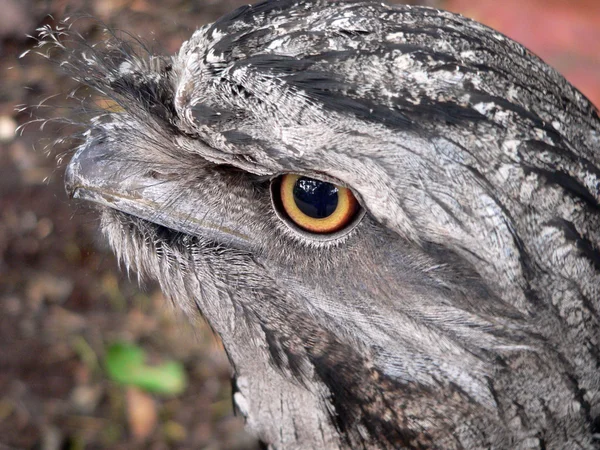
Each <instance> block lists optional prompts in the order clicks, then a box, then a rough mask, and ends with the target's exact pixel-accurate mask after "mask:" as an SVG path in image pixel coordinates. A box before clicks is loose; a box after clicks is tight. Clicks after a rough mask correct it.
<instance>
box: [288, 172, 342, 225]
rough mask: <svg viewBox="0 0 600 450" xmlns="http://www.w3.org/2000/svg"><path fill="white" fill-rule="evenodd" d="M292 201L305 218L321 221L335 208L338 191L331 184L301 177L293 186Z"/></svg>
mask: <svg viewBox="0 0 600 450" xmlns="http://www.w3.org/2000/svg"><path fill="white" fill-rule="evenodd" d="M294 201H295V202H296V205H297V206H298V208H300V211H302V212H303V213H304V214H306V215H307V216H309V217H312V218H314V219H323V218H325V217H329V216H330V215H331V214H333V212H334V211H335V209H336V208H337V204H338V189H337V188H336V187H335V185H333V184H331V183H326V182H324V181H319V180H313V179H312V178H304V177H302V178H299V179H298V180H297V181H296V184H295V185H294Z"/></svg>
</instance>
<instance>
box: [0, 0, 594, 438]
mask: <svg viewBox="0 0 600 450" xmlns="http://www.w3.org/2000/svg"><path fill="white" fill-rule="evenodd" d="M242 3H243V2H241V1H237V0H218V1H217V0H195V1H189V0H0V450H5V449H21V448H23V449H30V448H35V449H40V450H58V449H73V450H79V449H100V448H109V449H136V448H140V449H141V448H144V449H146V448H147V449H167V448H178V449H179V448H181V449H185V448H189V449H192V448H204V449H240V450H241V449H254V448H257V446H256V444H255V443H254V441H253V440H252V438H250V437H249V436H247V435H246V434H245V433H244V432H243V424H242V421H241V420H240V419H239V418H235V417H234V416H233V412H232V408H231V398H230V382H229V377H230V369H229V366H228V363H227V358H226V357H225V355H224V352H223V350H222V348H221V346H220V344H219V343H218V341H217V339H216V338H214V337H213V336H212V335H211V332H210V330H209V329H208V328H207V326H206V325H205V324H201V323H197V324H194V325H193V326H191V325H189V324H188V323H187V322H186V320H185V319H184V318H182V317H180V316H179V315H178V314H177V312H176V311H173V309H172V308H171V307H170V302H169V300H167V299H165V298H164V297H163V296H162V294H161V293H160V291H159V290H158V289H157V288H156V286H154V285H146V286H144V288H143V289H140V288H139V287H138V285H137V281H136V279H135V276H132V277H131V278H128V276H127V274H124V273H122V272H121V271H119V269H118V267H117V263H116V261H115V259H114V257H113V255H112V254H111V253H110V252H109V251H108V249H107V247H106V245H105V243H104V242H103V240H102V239H101V237H100V236H99V233H98V231H97V217H96V215H95V214H94V213H93V211H90V210H88V209H85V207H82V206H81V205H73V204H72V203H71V202H70V201H69V200H68V198H67V196H66V194H65V192H64V188H63V182H62V177H63V169H64V164H57V161H56V157H57V155H58V154H59V153H60V152H61V151H66V150H68V148H64V149H60V148H57V149H55V150H54V151H53V152H52V153H51V154H50V155H47V154H46V152H44V145H45V144H47V143H48V142H49V141H51V140H53V139H55V138H57V137H59V136H62V135H65V134H68V133H69V130H68V129H64V128H61V127H59V126H58V125H53V124H49V125H48V126H47V127H46V128H45V129H44V130H39V129H38V127H35V126H33V127H27V128H26V129H25V132H24V134H23V135H18V136H16V135H15V130H16V128H17V127H18V126H19V125H21V124H23V123H25V122H27V121H28V120H30V117H29V115H28V114H27V113H26V112H16V111H15V108H16V107H17V106H18V105H23V104H25V105H34V104H38V103H39V102H40V100H41V99H43V98H45V97H49V96H54V95H57V97H56V98H55V99H54V100H53V101H52V102H51V103H53V104H55V105H57V104H58V105H60V102H61V101H62V100H61V99H63V98H64V97H65V95H66V94H67V93H68V92H69V91H70V90H72V89H73V88H74V87H75V86H74V85H73V83H72V81H71V80H69V79H67V78H66V77H65V76H64V75H62V74H61V72H60V70H59V69H58V68H57V67H56V64H55V63H54V62H52V61H48V60H45V59H43V58H41V57H35V56H31V55H29V56H27V57H25V58H22V59H19V55H21V54H22V53H23V52H24V51H26V50H27V49H29V48H31V47H32V45H33V44H34V40H33V39H31V38H28V37H27V35H28V34H29V35H33V34H35V29H36V28H37V27H39V26H41V25H44V24H53V23H54V19H57V20H58V19H61V18H65V17H66V16H67V15H69V14H70V13H72V12H79V13H81V12H84V13H90V14H92V15H94V16H95V17H97V18H99V19H100V20H101V21H103V22H104V23H106V24H108V25H110V26H111V27H115V28H117V29H121V30H127V31H128V32H129V33H131V34H132V35H134V36H140V37H141V38H142V40H144V41H146V42H148V43H149V44H150V47H152V48H156V49H160V50H161V51H163V52H165V53H174V52H175V51H176V50H177V49H178V48H179V46H180V45H181V43H182V42H183V41H184V40H185V39H187V38H188V37H189V36H190V35H191V33H192V32H193V30H194V29H195V28H197V27H198V26H200V25H202V24H204V23H207V22H210V21H213V20H214V19H216V18H217V17H219V16H220V15H222V14H224V13H226V12H228V11H230V10H231V9H233V8H235V7H237V6H239V5H240V4H242ZM412 3H421V4H427V5H429V6H435V7H440V8H444V9H449V10H451V11H455V12H459V13H462V14H464V15H466V16H469V17H471V18H474V19H476V20H479V21H481V22H484V23H486V24H487V25H490V26H492V27H494V28H496V29H498V30H500V31H502V32H504V33H505V34H507V35H508V36H510V37H512V38H514V39H515V40H517V41H519V42H521V43H523V44H525V45H526V46H527V47H529V48H530V49H531V50H533V51H534V52H535V53H537V54H539V55H540V56H542V58H543V59H545V60H546V61H547V62H548V63H549V64H551V65H553V66H554V67H556V68H557V69H559V70H560V71H561V72H562V73H563V74H565V75H566V76H567V78H568V79H569V80H570V81H571V82H572V83H573V84H574V85H575V86H577V87H578V88H579V89H580V90H581V91H582V92H584V93H585V94H586V95H587V96H588V97H589V98H590V99H591V100H592V101H593V102H594V103H595V104H596V105H600V82H599V79H600V78H599V74H600V2H598V0H571V1H563V0H504V1H502V2H498V1H496V0H428V1H421V2H412ZM53 18H54V19H53ZM89 22H90V23H89V24H88V25H87V28H85V27H84V29H83V30H82V31H83V32H85V33H86V35H87V36H88V37H89V39H90V40H91V41H94V40H95V39H100V37H101V31H102V30H101V29H100V28H99V27H98V24H97V23H93V22H92V21H89ZM61 113H64V111H60V110H59V109H49V110H47V111H43V115H44V116H45V117H52V116H53V115H59V114H61ZM128 364H137V366H136V370H137V369H140V370H141V372H142V373H143V374H144V376H143V378H144V379H126V378H127V374H130V373H133V372H135V370H130V369H131V368H130V366H128ZM165 380H166V381H165Z"/></svg>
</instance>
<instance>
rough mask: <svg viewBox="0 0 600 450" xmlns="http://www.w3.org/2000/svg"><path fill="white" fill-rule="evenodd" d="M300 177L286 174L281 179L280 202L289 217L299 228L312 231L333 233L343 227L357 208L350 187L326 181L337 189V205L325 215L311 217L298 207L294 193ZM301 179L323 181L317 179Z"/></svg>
mask: <svg viewBox="0 0 600 450" xmlns="http://www.w3.org/2000/svg"><path fill="white" fill-rule="evenodd" d="M301 178H303V177H301V176H300V175H295V174H286V175H284V176H283V177H282V179H281V187H280V196H281V203H282V205H283V209H284V210H285V212H286V214H287V215H288V216H289V218H290V219H291V220H292V221H293V222H294V223H295V224H296V225H298V226H299V227H300V228H303V229H304V230H307V231H310V232H313V233H320V234H325V233H334V232H336V231H339V230H341V229H342V228H344V226H346V225H347V224H348V223H349V222H350V220H351V219H352V218H353V217H354V215H355V213H356V210H357V208H358V202H357V200H356V197H354V195H353V194H352V192H351V191H350V189H348V188H345V187H342V186H338V185H331V184H329V183H327V184H328V185H330V186H333V187H335V188H336V189H337V205H336V206H335V209H334V210H333V212H331V214H329V215H328V216H327V217H311V216H309V215H308V214H306V213H305V212H304V211H302V210H301V209H300V207H299V206H298V203H297V198H296V196H295V194H294V189H295V188H296V184H297V182H298V180H300V179H301ZM303 179H305V180H309V181H312V182H317V183H325V182H322V181H318V180H310V179H306V178H303Z"/></svg>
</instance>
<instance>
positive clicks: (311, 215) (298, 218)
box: [271, 173, 365, 241]
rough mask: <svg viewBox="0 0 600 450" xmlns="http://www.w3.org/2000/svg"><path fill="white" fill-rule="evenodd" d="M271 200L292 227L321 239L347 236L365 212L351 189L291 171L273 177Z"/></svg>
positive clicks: (284, 220)
mask: <svg viewBox="0 0 600 450" xmlns="http://www.w3.org/2000/svg"><path fill="white" fill-rule="evenodd" d="M271 201H272V204H273V208H274V210H275V213H276V215H277V216H278V217H279V218H280V219H281V220H282V221H283V222H284V223H285V224H286V225H287V226H288V227H289V228H291V229H292V230H294V231H295V232H297V233H299V234H301V235H303V236H305V237H307V238H310V239H313V240H319V241H330V240H334V239H338V238H340V237H342V236H345V235H346V234H348V233H349V232H350V231H351V230H352V229H353V228H354V227H355V226H356V225H357V224H358V223H359V222H360V220H361V219H362V217H363V216H364V214H365V211H364V209H363V208H361V207H360V204H359V203H358V201H357V199H356V197H355V196H354V194H353V193H352V191H351V190H350V189H348V188H346V187H343V186H339V185H336V184H333V183H330V182H326V181H322V180H317V179H314V178H309V177H304V176H302V175H298V174H291V173H290V174H284V175H281V176H278V177H276V178H274V179H272V180H271Z"/></svg>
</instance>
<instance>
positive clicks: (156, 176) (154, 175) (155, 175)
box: [146, 170, 163, 180]
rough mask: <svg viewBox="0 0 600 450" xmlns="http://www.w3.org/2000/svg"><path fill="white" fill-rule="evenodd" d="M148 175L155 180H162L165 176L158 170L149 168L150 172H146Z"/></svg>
mask: <svg viewBox="0 0 600 450" xmlns="http://www.w3.org/2000/svg"><path fill="white" fill-rule="evenodd" d="M146 176H147V177H148V178H152V179H154V180H160V179H161V178H163V174H162V173H160V172H157V171H156V170H149V171H148V172H146Z"/></svg>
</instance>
